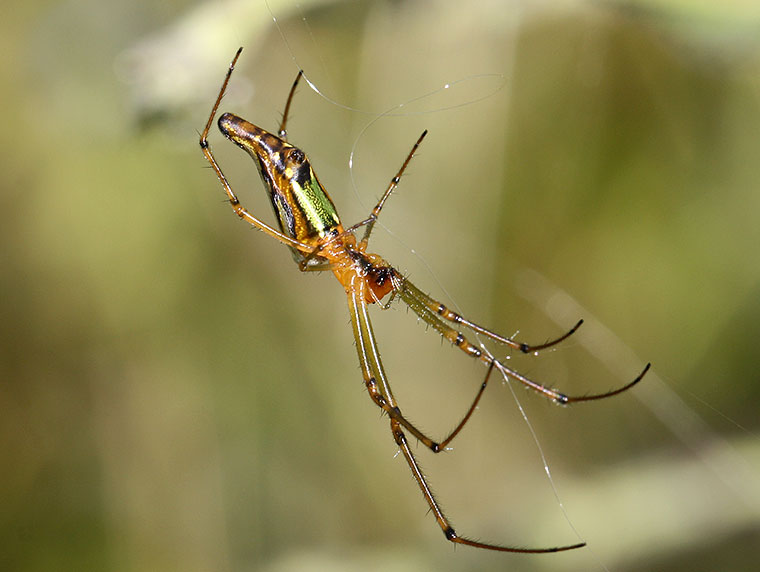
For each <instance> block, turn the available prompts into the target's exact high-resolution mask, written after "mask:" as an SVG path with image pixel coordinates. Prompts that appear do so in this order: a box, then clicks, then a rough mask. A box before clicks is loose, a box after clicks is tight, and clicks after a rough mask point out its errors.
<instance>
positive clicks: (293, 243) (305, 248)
mask: <svg viewBox="0 0 760 572" xmlns="http://www.w3.org/2000/svg"><path fill="white" fill-rule="evenodd" d="M242 51H243V48H240V49H239V50H238V51H237V53H236V54H235V57H234V58H233V59H232V62H230V67H229V69H228V70H227V75H226V76H225V77H224V83H222V88H221V89H220V90H219V95H218V96H217V98H216V102H214V107H213V108H211V115H209V118H208V121H207V122H206V127H205V128H204V129H203V132H202V133H201V137H200V145H201V150H202V151H203V156H204V157H206V160H207V161H208V162H209V164H210V165H211V168H212V169H214V172H215V173H216V176H217V177H219V181H220V182H221V183H222V186H223V187H224V191H225V193H227V199H228V200H229V202H230V205H231V206H232V210H234V211H235V214H236V215H238V216H239V217H240V218H241V219H243V220H244V221H246V222H247V223H249V224H251V225H253V226H255V227H256V228H258V229H259V230H261V231H263V232H265V233H266V234H268V235H269V236H271V237H272V238H275V239H277V240H279V241H280V242H282V243H284V244H286V245H288V246H290V247H292V248H295V249H297V250H298V251H300V252H303V253H308V252H311V251H312V250H313V248H314V247H313V246H309V245H306V244H302V243H300V242H298V241H297V240H294V239H292V238H291V237H289V236H287V235H285V234H283V233H282V232H280V231H279V230H277V229H275V228H273V227H271V226H269V225H268V224H267V223H265V222H264V221H262V220H259V219H258V218H256V217H255V216H253V215H252V214H251V213H250V212H248V210H247V209H245V207H243V205H241V204H240V201H239V200H238V198H237V195H235V192H234V191H233V190H232V187H231V186H230V184H229V182H228V181H227V177H225V176H224V173H223V172H222V169H221V167H220V166H219V164H218V163H217V162H216V159H215V158H214V154H213V153H212V152H211V147H210V146H209V143H208V134H209V131H210V130H211V125H212V124H213V122H214V116H215V115H216V112H217V111H218V110H219V104H220V103H221V102H222V97H224V92H225V91H226V90H227V84H228V83H229V81H230V76H232V72H233V70H234V69H235V63H236V62H237V60H238V58H239V57H240V53H241V52H242ZM299 77H300V76H299ZM296 81H297V80H296ZM293 89H295V85H294V86H293ZM291 97H292V94H291ZM288 103H289V102H288ZM288 106H289V105H288ZM283 128H284V122H283Z"/></svg>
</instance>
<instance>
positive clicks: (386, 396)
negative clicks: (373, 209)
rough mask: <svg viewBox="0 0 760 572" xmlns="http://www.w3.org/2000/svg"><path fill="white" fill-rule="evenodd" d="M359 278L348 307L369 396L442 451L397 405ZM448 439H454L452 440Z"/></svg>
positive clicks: (418, 435)
mask: <svg viewBox="0 0 760 572" xmlns="http://www.w3.org/2000/svg"><path fill="white" fill-rule="evenodd" d="M355 281H356V282H358V284H354V285H352V286H356V288H355V289H352V290H354V291H351V292H349V293H348V307H349V312H350V314H351V326H352V328H353V333H354V340H355V341H356V351H357V352H358V354H359V364H360V366H361V370H362V377H363V378H364V384H365V385H366V387H367V391H368V393H369V396H370V397H371V398H372V401H374V402H375V405H377V406H378V407H380V408H381V409H382V410H383V411H385V412H386V413H387V414H388V416H389V417H390V418H391V419H394V420H395V421H396V422H397V423H399V424H401V425H403V427H404V428H405V429H406V430H407V431H409V432H410V433H411V434H412V435H414V437H415V439H417V440H418V441H419V442H420V443H422V444H423V445H425V446H426V447H427V448H428V449H430V450H431V451H433V452H434V453H438V452H439V451H441V446H440V444H439V443H438V442H437V441H434V440H433V439H431V438H430V437H428V436H427V435H425V434H424V433H423V432H422V431H420V430H419V429H417V427H415V426H414V425H413V424H412V423H411V422H410V421H408V420H407V419H406V417H404V415H403V414H402V413H401V409H400V408H399V407H398V405H397V404H396V400H395V398H394V397H393V392H392V391H391V388H390V385H389V384H388V378H387V376H386V374H385V368H384V367H383V364H382V362H381V361H380V354H379V352H378V349H377V342H376V340H375V334H374V332H373V330H372V322H370V320H369V315H368V313H367V303H366V302H365V301H364V300H365V298H364V289H363V284H364V283H363V282H362V281H361V277H360V276H358V275H357V276H356V277H355ZM481 393H482V392H481ZM468 417H469V415H468ZM448 440H449V441H450V440H451V439H448Z"/></svg>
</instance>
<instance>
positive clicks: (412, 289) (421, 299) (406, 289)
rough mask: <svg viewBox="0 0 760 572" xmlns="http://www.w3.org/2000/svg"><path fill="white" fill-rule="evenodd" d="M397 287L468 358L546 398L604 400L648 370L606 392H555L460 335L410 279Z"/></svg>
mask: <svg viewBox="0 0 760 572" xmlns="http://www.w3.org/2000/svg"><path fill="white" fill-rule="evenodd" d="M397 290H398V295H399V297H400V298H401V299H402V300H403V301H404V303H405V304H406V305H407V306H409V308H411V310H412V311H413V312H414V313H415V314H417V315H418V316H419V317H420V318H421V319H422V320H423V321H424V322H426V323H427V324H429V325H430V326H432V327H433V328H434V329H435V330H436V331H437V332H438V333H439V334H440V335H441V336H442V337H444V338H445V339H447V340H448V341H449V342H451V343H452V344H453V345H455V346H456V347H458V348H459V349H460V350H462V351H463V352H464V353H465V354H467V355H468V356H470V357H474V358H477V359H479V360H480V361H482V362H484V363H485V364H486V365H488V366H491V365H493V364H495V367H496V368H497V369H498V370H499V371H501V372H502V374H504V375H506V376H508V377H510V378H512V379H514V380H516V381H519V382H520V383H522V384H523V385H525V386H526V387H528V388H530V389H532V390H534V391H536V392H538V393H540V394H541V395H543V396H544V397H547V398H549V399H551V400H552V401H555V402H557V403H561V404H565V403H577V402H580V401H594V400H596V399H604V398H607V397H612V396H613V395H617V394H618V393H622V392H624V391H627V390H628V389H630V388H632V387H633V386H634V385H636V384H637V383H638V382H639V381H641V379H642V378H643V377H644V375H645V374H646V372H647V371H648V370H649V366H650V364H647V365H646V367H645V368H644V369H643V371H642V372H641V373H640V374H639V375H638V376H637V377H636V378H635V379H634V380H633V381H631V382H630V383H628V384H626V385H624V386H623V387H619V388H617V389H613V390H611V391H607V392H605V393H597V394H591V395H582V396H569V395H565V394H564V393H561V392H559V391H557V390H556V389H553V388H551V387H548V386H546V385H543V384H541V383H537V382H535V381H533V380H531V379H530V378H528V377H526V376H524V375H522V374H521V373H518V372H517V371H515V370H513V369H512V368H509V367H507V366H505V365H504V364H503V363H501V362H499V361H498V360H496V359H495V358H494V357H493V356H491V355H490V354H489V353H488V352H486V351H483V350H481V349H480V348H479V347H477V346H475V345H474V344H472V343H471V342H469V341H468V340H467V338H465V336H464V335H463V334H462V332H460V331H458V330H456V329H454V328H452V327H451V326H449V325H448V324H447V323H446V322H445V321H444V320H443V319H442V318H441V315H440V314H439V312H438V309H439V308H441V307H443V308H444V309H446V307H445V306H443V304H440V303H439V302H437V301H435V300H433V299H432V298H431V297H430V296H428V295H427V294H424V293H423V292H422V291H421V290H420V289H419V288H417V287H416V286H415V285H414V284H412V283H411V282H410V281H409V280H407V279H405V278H401V279H399V284H398V287H397ZM451 314H454V313H453V312H451ZM462 320H463V319H462ZM449 321H452V322H455V323H457V320H456V319H451V320H449ZM459 323H462V324H464V325H465V326H467V327H470V326H469V324H470V322H469V321H468V322H466V323H465V321H460V322H459ZM473 325H474V324H473ZM579 325H580V324H576V326H575V327H574V328H573V329H572V330H570V332H568V333H567V334H565V335H564V336H562V337H561V338H559V340H560V341H561V340H563V339H565V338H567V336H569V335H570V334H572V333H573V332H574V331H575V329H576V328H577V327H578V326H579ZM478 328H480V326H478ZM471 329H473V331H475V332H477V333H484V334H485V335H488V334H486V333H485V331H484V332H481V331H480V330H479V329H474V328H471ZM489 337H491V336H489ZM498 338H500V339H503V340H505V341H506V340H508V338H501V336H499V337H498ZM495 339H496V338H495ZM497 341H499V339H497ZM512 343H516V342H512ZM553 343H556V342H553ZM553 343H550V345H552V344H553ZM508 345H510V344H508ZM517 346H518V349H519V348H520V344H517ZM545 346H546V344H544V347H545Z"/></svg>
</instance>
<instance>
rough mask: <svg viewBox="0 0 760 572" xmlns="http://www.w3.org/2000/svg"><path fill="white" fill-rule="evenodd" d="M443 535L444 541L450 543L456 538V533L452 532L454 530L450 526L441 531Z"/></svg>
mask: <svg viewBox="0 0 760 572" xmlns="http://www.w3.org/2000/svg"><path fill="white" fill-rule="evenodd" d="M443 534H444V536H445V537H446V540H451V541H452V542H454V540H456V538H457V533H456V532H454V529H453V528H451V527H450V526H449V527H448V528H447V529H446V530H444V531H443Z"/></svg>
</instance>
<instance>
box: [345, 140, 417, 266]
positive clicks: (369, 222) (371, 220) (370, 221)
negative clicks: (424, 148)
mask: <svg viewBox="0 0 760 572" xmlns="http://www.w3.org/2000/svg"><path fill="white" fill-rule="evenodd" d="M425 135H427V129H425V131H423V132H422V135H420V136H419V138H418V139H417V142H416V143H415V144H414V145H413V146H412V150H411V151H409V154H408V155H407V156H406V159H405V160H404V164H403V165H401V168H400V169H399V170H398V173H396V175H395V176H394V177H393V178H392V179H391V182H390V183H388V188H387V189H385V192H384V193H383V196H382V197H380V200H379V201H377V204H376V205H375V208H373V209H372V212H371V213H369V216H368V217H367V218H366V219H364V220H362V221H360V222H358V223H356V224H355V225H353V226H352V227H350V228H349V229H348V232H351V231H354V230H356V229H357V228H360V227H362V226H363V227H364V236H363V237H362V239H361V241H360V242H359V250H361V251H362V252H364V251H365V250H366V249H367V243H368V242H369V235H370V234H372V229H373V228H374V227H375V223H376V222H377V217H378V216H380V211H381V210H383V206H384V205H385V201H387V200H388V197H390V196H391V193H392V192H393V191H394V190H395V189H396V187H398V183H399V181H400V180H401V176H402V175H403V174H404V171H406V167H407V165H409V162H410V161H411V160H412V157H414V154H415V153H416V152H417V149H418V148H419V146H420V144H421V143H422V140H423V139H424V138H425Z"/></svg>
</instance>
